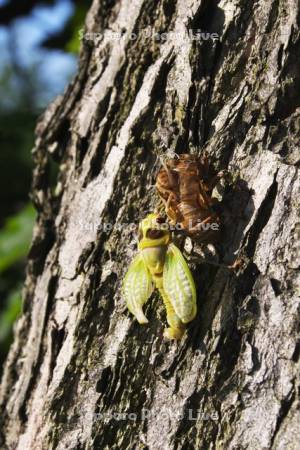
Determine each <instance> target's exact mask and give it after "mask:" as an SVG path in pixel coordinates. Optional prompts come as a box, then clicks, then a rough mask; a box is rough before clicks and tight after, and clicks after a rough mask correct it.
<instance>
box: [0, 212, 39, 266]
mask: <svg viewBox="0 0 300 450" xmlns="http://www.w3.org/2000/svg"><path fill="white" fill-rule="evenodd" d="M34 220H35V211H34V208H33V206H32V205H31V204H28V205H26V206H25V207H24V208H23V209H22V210H21V211H20V212H18V213H17V214H16V215H14V216H12V217H10V218H8V219H7V220H6V222H5V224H4V227H3V228H2V229H1V230H0V273H1V272H3V271H4V270H6V269H7V268H9V267H10V266H11V265H12V264H14V263H16V262H17V261H19V260H20V259H23V258H25V256H26V255H27V253H28V250H29V245H30V241H31V236H32V228H33V224H34Z"/></svg>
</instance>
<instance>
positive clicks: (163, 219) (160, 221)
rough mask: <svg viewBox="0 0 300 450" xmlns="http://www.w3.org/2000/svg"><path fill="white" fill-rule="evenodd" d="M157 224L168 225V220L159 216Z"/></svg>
mask: <svg viewBox="0 0 300 450" xmlns="http://www.w3.org/2000/svg"><path fill="white" fill-rule="evenodd" d="M156 222H157V223H166V219H165V218H164V217H162V216H158V217H157V219H156Z"/></svg>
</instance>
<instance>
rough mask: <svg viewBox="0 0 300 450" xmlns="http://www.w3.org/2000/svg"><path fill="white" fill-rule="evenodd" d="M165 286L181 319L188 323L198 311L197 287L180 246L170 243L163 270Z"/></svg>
mask: <svg viewBox="0 0 300 450" xmlns="http://www.w3.org/2000/svg"><path fill="white" fill-rule="evenodd" d="M163 286H164V290H165V292H166V293H167V295H168V297H169V299H170V302H171V304H172V306H173V308H174V310H175V312H176V314H177V316H178V317H179V318H180V320H181V321H182V322H183V323H188V322H190V321H191V320H193V319H194V318H195V316H196V313H197V298H196V287H195V283H194V280H193V276H192V274H191V272H190V269H189V267H188V265H187V263H186V261H185V259H184V257H183V255H182V253H181V251H180V250H179V248H177V247H176V245H174V244H170V245H169V247H168V251H167V254H166V259H165V264H164V270H163Z"/></svg>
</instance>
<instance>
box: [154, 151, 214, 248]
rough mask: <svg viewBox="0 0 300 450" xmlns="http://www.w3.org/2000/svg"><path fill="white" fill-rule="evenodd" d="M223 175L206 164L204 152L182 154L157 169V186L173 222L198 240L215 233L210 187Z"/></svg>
mask: <svg viewBox="0 0 300 450" xmlns="http://www.w3.org/2000/svg"><path fill="white" fill-rule="evenodd" d="M222 176H223V172H217V171H216V170H215V169H214V168H213V166H212V165H211V164H209V161H208V158H207V156H203V157H202V158H201V157H199V156H195V155H189V154H182V155H179V156H178V158H173V159H169V160H167V161H166V162H165V164H163V167H162V168H161V169H160V171H159V173H158V176H157V181H156V188H157V191H158V194H159V196H160V198H161V200H162V202H163V204H164V207H165V211H166V214H167V216H168V218H169V220H170V221H171V222H172V223H177V224H180V226H181V228H182V229H183V230H184V231H185V232H186V233H187V234H188V235H190V236H191V237H194V238H197V240H198V241H200V242H209V241H210V240H214V239H216V238H217V236H218V231H219V226H220V218H219V215H218V214H217V212H216V211H215V209H214V206H215V205H216V204H217V203H218V201H217V200H216V199H214V198H213V197H212V190H213V188H214V187H215V186H216V184H217V182H218V181H219V180H220V178H221V177H222Z"/></svg>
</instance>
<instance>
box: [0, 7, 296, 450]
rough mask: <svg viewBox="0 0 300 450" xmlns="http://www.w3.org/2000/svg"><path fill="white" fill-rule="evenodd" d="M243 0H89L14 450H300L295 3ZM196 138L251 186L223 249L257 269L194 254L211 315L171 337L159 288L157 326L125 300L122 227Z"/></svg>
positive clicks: (22, 377)
mask: <svg viewBox="0 0 300 450" xmlns="http://www.w3.org/2000/svg"><path fill="white" fill-rule="evenodd" d="M238 3H239V4H238V5H237V4H236V3H234V2H230V1H225V0H222V1H221V2H218V4H217V2H214V1H212V0H210V1H206V0H189V1H187V0H177V2H175V1H172V0H153V1H143V0H130V1H129V0H116V1H105V0H94V2H93V5H92V7H91V9H90V12H89V14H88V17H87V20H86V28H85V31H84V39H83V45H82V50H81V56H80V62H79V69H78V75H77V76H76V78H75V80H74V82H73V83H71V85H70V86H69V87H68V89H67V90H66V92H65V93H64V95H63V96H61V97H59V98H57V99H56V101H55V102H54V103H53V104H51V105H50V106H49V108H48V109H47V111H46V112H45V114H44V116H43V117H42V118H41V120H40V122H39V124H38V126H37V130H36V145H35V148H34V151H33V155H34V161H35V169H34V178H33V189H32V198H33V201H34V204H35V206H36V209H37V211H38V219H37V223H36V226H35V229H34V237H33V243H32V247H31V251H30V254H29V259H28V271H27V279H26V284H25V288H24V308H23V315H22V317H21V318H20V320H19V321H18V323H17V325H16V329H15V341H14V343H13V345H12V348H11V350H10V353H9V357H8V360H7V363H6V367H5V371H4V376H3V380H2V387H1V393H0V401H1V406H2V408H3V409H2V414H1V422H2V435H1V440H2V444H1V448H3V449H20V450H23V449H30V450H33V449H37V450H40V449H45V450H46V449H47V450H48V449H61V450H63V449H112V448H114V449H130V450H131V449H133V448H134V449H149V450H156V449H164V450H166V449H193V448H197V449H223V448H224V449H251V450H252V449H253V450H254V449H255V450H257V449H289V450H292V449H299V434H300V414H299V411H298V410H297V406H299V394H298V392H297V382H298V381H299V349H300V346H299V341H297V338H298V336H297V327H298V318H297V315H298V313H299V292H300V291H299V289H300V283H299V266H300V251H299V250H300V249H299V234H300V218H299V214H298V212H299V187H300V181H299V171H298V167H299V161H300V159H299V150H298V148H299V147H298V145H297V144H299V116H300V109H299V104H300V90H299V82H300V70H299V64H298V62H299V57H300V51H299V29H298V26H297V17H299V6H298V4H297V2H296V1H295V0H289V1H283V0H278V1H275V2H272V1H271V0H265V1H263V2H262V3H260V4H258V3H256V2H249V1H248V2H246V1H242V0H240V1H239V2H238ZM198 30H201V31H202V33H204V34H202V35H199V33H198V35H197V32H198ZM171 32H172V33H173V34H172V33H171ZM87 33H89V35H87ZM90 33H101V38H100V37H99V36H98V39H96V40H95V36H92V35H91V34H90ZM114 33H115V34H114ZM156 33H158V34H156ZM162 33H167V34H165V35H164V34H162ZM168 33H169V34H168ZM213 33H214V34H213ZM118 34H122V37H120V36H118ZM216 35H217V36H216ZM197 36H198V37H197ZM192 37H193V38H192ZM92 38H93V40H92ZM166 38H167V39H166ZM191 148H192V149H193V151H196V152H197V153H199V154H200V153H202V152H204V151H206V152H207V153H208V155H209V157H210V158H212V159H215V161H216V163H217V168H218V169H228V170H229V172H231V173H232V174H233V177H234V178H235V179H237V180H238V181H237V182H236V183H233V184H231V185H230V186H228V187H227V188H226V189H225V193H224V196H223V205H224V212H223V217H225V220H224V221H223V232H222V237H221V242H220V244H219V252H220V255H221V259H222V261H224V262H225V263H227V262H228V263H230V262H233V261H234V258H235V256H234V255H235V254H239V255H241V256H242V258H243V261H244V263H243V265H242V267H241V268H240V269H239V270H238V271H237V273H233V272H232V271H230V270H228V269H226V268H219V267H212V266H210V265H208V264H206V263H203V261H201V260H199V261H196V262H194V263H191V264H190V266H191V268H192V270H193V274H194V278H195V281H196V284H197V292H198V309H199V313H198V315H197V318H196V319H195V320H194V321H193V322H192V323H191V325H190V326H189V329H188V333H187V334H186V335H185V337H184V338H183V340H182V341H180V342H179V343H175V342H172V341H170V342H167V341H165V340H164V338H163V328H164V326H165V312H164V308H163V305H162V302H161V299H160V298H159V296H158V295H157V294H155V295H153V296H152V298H151V300H150V301H149V305H148V306H147V307H146V315H147V317H148V319H149V325H148V326H141V325H139V324H138V323H137V322H136V321H135V320H133V318H132V316H130V314H129V313H128V312H127V309H126V308H125V306H124V301H123V299H122V296H121V290H120V286H121V281H122V278H123V276H124V274H125V272H126V270H127V267H128V264H129V262H130V261H131V259H132V257H133V255H134V254H135V253H136V243H135V232H134V230H133V228H132V227H128V226H125V224H128V223H138V221H139V220H140V219H141V218H142V217H144V216H145V215H146V214H147V213H149V212H150V211H151V210H153V208H154V207H155V205H156V203H157V197H156V194H155V189H154V188H153V184H154V183H155V176H156V174H157V171H158V168H159V167H160V158H161V157H162V156H165V155H166V154H168V153H170V152H173V153H174V152H177V153H182V152H183V153H184V152H188V151H189V150H190V149H191ZM297 210H298V211H297ZM109 224H113V227H111V226H110V225H109ZM120 413H123V416H120ZM117 414H119V415H117Z"/></svg>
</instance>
